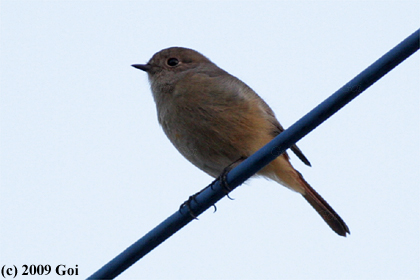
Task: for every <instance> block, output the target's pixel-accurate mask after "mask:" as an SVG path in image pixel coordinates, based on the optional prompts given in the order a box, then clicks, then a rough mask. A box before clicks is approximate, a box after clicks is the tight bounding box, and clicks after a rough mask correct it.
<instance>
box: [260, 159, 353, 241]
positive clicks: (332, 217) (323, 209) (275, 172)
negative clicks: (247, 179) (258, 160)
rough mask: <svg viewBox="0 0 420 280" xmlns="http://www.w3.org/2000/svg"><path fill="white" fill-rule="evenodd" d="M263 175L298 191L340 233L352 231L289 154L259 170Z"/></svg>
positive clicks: (344, 233) (344, 234)
mask: <svg viewBox="0 0 420 280" xmlns="http://www.w3.org/2000/svg"><path fill="white" fill-rule="evenodd" d="M259 173H260V174H261V175H263V176H266V177H268V178H270V179H273V180H275V181H277V182H278V183H280V184H282V185H284V186H286V187H288V188H290V189H292V190H294V191H297V192H298V193H300V194H302V196H303V197H304V198H305V199H306V201H308V202H309V204H310V205H312V207H313V208H314V209H315V210H316V211H317V212H318V214H319V215H321V217H322V218H323V219H324V221H325V222H326V223H327V224H328V225H329V226H330V227H331V229H332V230H333V231H335V232H336V233H337V234H338V235H341V236H346V234H347V233H350V230H349V228H348V227H347V225H346V223H345V222H344V221H343V219H341V217H340V216H339V215H338V214H337V213H336V212H335V211H334V209H332V207H331V206H330V205H329V204H328V203H327V202H326V201H325V200H324V199H323V198H322V197H321V196H320V195H319V194H318V193H317V192H316V191H315V190H314V189H313V188H312V187H311V186H310V185H309V184H308V183H307V182H306V181H305V179H303V177H302V175H301V174H300V173H299V171H297V170H296V169H294V168H293V166H292V165H291V164H290V162H289V159H288V156H287V155H286V154H283V155H281V156H279V157H278V158H277V159H275V160H274V161H273V162H271V163H270V164H269V165H268V166H266V167H265V168H264V169H262V170H261V171H260V172H259Z"/></svg>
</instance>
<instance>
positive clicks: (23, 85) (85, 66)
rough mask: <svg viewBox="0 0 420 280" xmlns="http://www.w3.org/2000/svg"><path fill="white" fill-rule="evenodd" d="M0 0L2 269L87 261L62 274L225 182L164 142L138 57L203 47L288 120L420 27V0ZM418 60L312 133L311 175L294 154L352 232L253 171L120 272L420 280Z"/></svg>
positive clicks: (117, 248)
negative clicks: (339, 230)
mask: <svg viewBox="0 0 420 280" xmlns="http://www.w3.org/2000/svg"><path fill="white" fill-rule="evenodd" d="M0 5H1V6H0V12H1V22H0V23H1V33H0V39H1V53H0V55H1V62H0V65H1V88H0V89H1V196H0V234H1V235H0V236H1V242H0V252H1V253H0V265H1V266H3V265H8V266H10V265H16V266H17V267H18V269H20V272H22V266H23V265H31V264H36V265H38V264H43V265H51V266H52V267H53V268H55V267H56V266H57V265H60V264H64V265H66V266H67V267H75V266H76V265H77V266H78V272H79V275H78V276H72V277H60V279H84V278H86V277H88V276H89V275H91V274H92V273H93V272H95V271H96V270H97V269H99V268H100V267H102V266H103V265H104V264H105V263H107V262H108V261H109V260H111V259H112V258H114V257H115V256H116V255H118V254H119V253H120V252H122V251H123V250H124V249H125V248H126V247H128V246H130V245H131V244H132V243H133V242H135V241H136V240H138V239H139V238H141V237H142V236H143V235H144V234H146V233H147V232H148V231H149V230H151V229H152V228H153V227H155V226H156V225H157V224H159V223H160V222H161V221H163V220H164V219H166V218H167V217H168V216H170V215H172V214H173V213H174V212H175V211H176V210H177V209H178V207H179V205H180V204H182V203H183V202H184V201H185V200H186V199H187V198H188V197H189V196H190V195H192V194H194V193H195V192H197V191H199V190H201V189H202V188H203V187H204V186H206V185H208V184H209V183H210V182H211V181H212V178H210V177H209V176H208V175H206V174H205V173H203V172H202V171H200V170H199V169H197V168H196V167H194V166H193V165H192V164H190V163H189V162H188V161H187V160H185V159H184V158H183V157H182V156H181V155H180V154H179V153H178V152H177V151H176V149H175V148H174V147H173V146H172V145H171V143H170V142H169V140H167V138H166V136H165V135H164V133H163V131H162V130H161V128H160V127H159V124H158V122H157V117H156V109H155V104H154V101H153V98H152V95H151V92H150V88H149V84H148V81H147V76H146V74H145V73H144V72H142V71H139V70H137V69H134V68H133V67H131V66H130V65H131V64H134V63H145V62H147V61H148V60H149V59H150V57H151V56H152V55H153V54H154V53H155V52H157V51H159V50H161V49H163V48H167V47H171V46H182V47H188V48H193V49H195V50H197V51H199V52H201V53H202V54H204V55H205V56H207V57H208V58H209V59H211V60H212V61H213V62H214V63H216V64H217V65H218V66H220V67H221V68H223V69H225V70H226V71H228V72H229V73H231V74H232V75H234V76H236V77H238V78H240V79H241V80H243V81H244V82H245V83H247V84H248V85H249V86H251V87H252V88H253V89H254V90H255V91H256V92H257V93H258V94H259V95H260V96H261V97H262V98H264V100H265V101H266V102H267V103H268V104H269V105H270V106H271V108H272V109H273V111H274V112H275V113H276V115H277V117H278V119H279V120H280V122H281V123H282V125H283V126H285V127H288V126H290V125H291V124H293V123H294V122H295V121H296V120H298V119H299V118H300V117H302V116H303V115H304V114H306V113H307V112H308V111H310V110H311V109H312V108H313V107H315V106H316V105H317V104H319V103H320V102H322V101H323V100H324V99H325V98H327V97H328V96H329V95H331V94H332V93H333V92H335V91H336V90H337V89H338V88H340V87H341V86H342V85H344V84H345V83H346V82H348V81H349V80H350V79H352V78H353V77H354V76H355V75H357V74H358V73H359V72H361V71H362V70H364V69H365V68H366V67H367V66H369V65H370V64H371V63H373V62H374V61H375V60H376V59H378V58H379V57H380V56H382V55H383V54H385V53H386V52H387V51H388V50H390V49H391V48H392V47H394V46H395V45H397V44H398V43H399V42H401V41H402V40H403V39H405V38H406V37H407V36H408V35H410V34H411V33H412V32H414V31H415V30H417V29H418V28H419V27H420V20H419V14H420V2H419V1H401V0H398V1H270V2H268V1H35V0H32V1H18V0H14V1H4V0H3V1H1V4H0ZM419 65H420V63H419V53H416V54H415V55H413V56H411V57H410V58H409V59H407V60H406V61H405V62H403V63H402V64H401V65H400V66H398V67H397V68H396V69H394V70H393V71H391V72H390V73H389V74H388V75H386V76H385V77H384V78H382V79H381V80H380V81H379V82H378V83H376V84H374V85H373V86H372V87H371V88H369V89H368V90H367V91H366V92H364V93H362V95H361V96H360V97H358V98H357V99H355V100H354V101H353V102H352V103H350V104H349V105H348V106H346V107H345V108H344V109H343V110H341V111H339V112H338V113H337V114H336V115H334V116H333V117H332V118H331V119H329V120H328V121H327V122H325V123H324V124H322V125H321V126H320V127H319V128H317V129H316V130H314V131H313V132H312V133H311V134H309V135H308V136H307V137H305V138H304V139H302V140H301V141H300V142H299V143H298V145H299V147H300V148H301V149H302V151H303V152H304V154H305V155H306V156H307V157H308V159H309V160H310V161H311V163H312V167H306V166H305V165H303V164H302V163H301V162H300V161H299V160H298V159H297V158H296V157H295V156H294V155H291V160H292V163H293V165H294V166H295V167H296V169H298V170H299V171H300V172H301V173H302V174H303V176H304V177H305V179H306V180H307V181H308V182H309V183H310V184H311V185H312V187H314V188H315V189H316V190H317V191H318V192H319V193H320V194H321V195H322V196H323V197H324V198H325V199H326V200H327V201H328V202H329V203H330V204H331V206H332V207H333V208H334V209H335V210H336V211H337V212H338V213H339V214H340V216H341V217H342V218H343V219H344V220H345V221H346V223H347V225H348V226H349V228H350V231H351V235H350V236H348V237H347V238H343V237H339V236H338V235H336V234H335V233H334V232H333V231H331V230H330V228H329V227H328V226H327V225H326V224H325V223H324V221H322V219H321V218H320V217H319V216H318V214H317V213H316V212H315V211H314V210H313V209H312V207H311V206H310V205H309V204H307V202H306V201H305V200H304V199H303V198H302V197H301V196H300V195H298V194H296V193H293V192H291V191H290V190H288V189H286V188H284V187H282V186H279V185H278V184H277V183H275V182H271V181H267V180H264V179H252V180H250V181H249V182H247V184H245V185H243V186H240V187H239V188H237V189H236V190H235V191H233V192H232V193H231V196H232V197H233V198H234V199H235V200H229V199H227V198H225V199H223V200H221V201H220V202H219V203H218V204H217V209H218V211H217V212H216V213H213V210H212V209H211V210H208V211H206V212H205V213H204V214H203V215H202V216H200V218H199V220H198V221H193V222H192V223H191V224H189V225H187V226H186V227H185V228H183V229H182V230H181V231H180V232H178V233H176V234H175V235H174V236H172V237H171V238H170V239H169V240H167V241H166V242H164V243H163V244H161V246H159V247H158V248H156V249H155V250H153V251H152V252H151V253H149V254H148V255H146V256H145V257H144V258H143V259H141V260H140V261H139V262H137V263H136V264H134V265H133V266H132V267H130V268H129V269H128V270H127V271H126V272H124V273H123V274H121V275H120V276H119V277H118V278H117V279H153V280H154V279H419V277H420V207H419V205H420V192H419V185H420V184H419V180H420V178H419V177H420V114H419V112H420V111H419V109H420V81H419V76H420V75H419V74H420V67H419ZM25 277H26V278H25ZM57 277H58V276H57V275H56V274H55V272H52V273H50V275H48V276H45V275H44V276H21V275H20V276H18V277H17V278H16V279H57Z"/></svg>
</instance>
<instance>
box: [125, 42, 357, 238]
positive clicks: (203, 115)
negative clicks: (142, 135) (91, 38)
mask: <svg viewBox="0 0 420 280" xmlns="http://www.w3.org/2000/svg"><path fill="white" fill-rule="evenodd" d="M132 66H133V67H135V68H138V69H140V70H143V71H146V72H147V74H148V77H149V82H150V85H151V90H152V93H153V98H154V101H155V103H156V108H157V115H158V120H159V123H160V125H161V126H162V128H163V131H164V132H165V134H166V136H167V137H168V138H169V140H170V141H171V142H172V144H173V145H174V146H175V148H177V149H178V151H179V152H180V153H181V154H182V155H183V156H184V157H185V158H186V159H187V160H189V161H190V162H191V163H192V164H194V165H195V166H197V167H198V168H199V169H201V170H203V171H204V172H206V173H207V174H209V175H210V176H212V177H214V178H217V177H219V176H220V175H221V174H222V173H223V172H224V171H225V168H226V167H232V168H233V167H235V166H236V165H238V164H239V163H240V161H242V160H244V159H246V158H247V157H249V156H250V155H252V154H253V153H255V152H256V151H257V150H259V149H260V148H261V147H263V146H264V145H265V144H267V143H268V142H270V141H271V140H272V139H273V138H274V137H276V136H277V135H278V134H280V133H281V132H282V131H284V128H283V127H282V126H281V125H280V123H279V121H278V120H277V119H276V116H275V115H274V112H273V111H272V110H271V108H270V107H269V106H268V105H267V103H266V102H265V101H264V100H263V99H262V98H261V97H260V96H259V95H258V94H257V93H255V92H254V91H253V90H252V89H251V88H250V87H249V86H247V85H246V84H245V83H243V82H242V81H241V80H239V79H238V78H236V77H234V76H232V75H230V74H229V73H227V72H226V71H224V70H223V69H221V68H219V67H218V66H217V65H216V64H214V63H213V62H211V61H210V60H209V59H208V58H206V57H205V56H204V55H202V54H200V53H199V52H197V51H195V50H192V49H187V48H181V47H171V48H167V49H164V50H161V51H159V52H158V53H156V54H154V55H153V57H152V58H151V59H150V60H149V62H148V63H147V64H133V65H132ZM291 150H292V151H293V152H294V153H295V154H296V155H297V157H298V158H299V159H301V160H302V161H303V162H304V163H305V164H306V165H309V166H310V163H309V161H308V160H307V159H306V157H305V156H304V155H303V153H302V152H301V150H300V149H299V148H298V147H297V146H296V145H293V146H292V147H291ZM257 175H260V176H264V177H266V178H269V179H271V180H274V181H276V182H278V183H280V184H282V185H284V186H286V187H288V188H290V189H291V190H294V191H296V192H298V193H300V194H301V195H302V196H303V197H304V198H305V199H306V200H307V201H308V202H309V204H310V205H312V207H313V208H315V210H316V211H317V212H318V213H319V214H320V215H321V217H322V218H323V219H324V220H325V222H326V223H327V224H328V225H329V226H330V227H331V229H332V230H333V231H335V232H336V233H337V234H339V235H341V236H346V234H347V233H350V231H349V228H348V227H347V225H346V223H345V222H344V221H343V220H342V219H341V218H340V216H339V215H338V214H337V213H336V212H335V211H334V209H332V207H331V206H330V205H329V204H328V203H327V202H326V201H325V200H324V199H323V198H322V197H321V196H320V195H319V194H318V193H317V192H316V191H315V190H314V189H313V188H312V187H311V186H310V185H309V184H308V183H307V182H306V181H305V180H304V179H303V177H302V175H301V174H300V173H299V172H298V171H297V170H296V169H295V168H293V166H292V165H291V163H290V161H289V156H288V155H287V153H286V152H285V153H283V154H281V155H280V156H279V157H277V158H276V159H275V160H274V161H272V162H271V163H270V164H268V165H267V166H266V167H264V168H263V169H261V170H260V171H259V172H258V173H257Z"/></svg>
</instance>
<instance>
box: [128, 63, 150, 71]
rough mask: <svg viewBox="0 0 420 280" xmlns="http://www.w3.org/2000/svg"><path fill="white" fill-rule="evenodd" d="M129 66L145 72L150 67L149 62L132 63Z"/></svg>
mask: <svg viewBox="0 0 420 280" xmlns="http://www.w3.org/2000/svg"><path fill="white" fill-rule="evenodd" d="M131 66H133V67H134V68H137V69H140V70H143V71H146V72H147V71H149V70H150V68H152V66H151V65H150V64H133V65H131Z"/></svg>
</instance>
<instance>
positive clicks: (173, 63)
mask: <svg viewBox="0 0 420 280" xmlns="http://www.w3.org/2000/svg"><path fill="white" fill-rule="evenodd" d="M166 63H167V64H168V65H169V66H171V67H174V66H177V65H178V64H179V60H178V59H177V58H175V57H171V58H169V59H168V61H167V62H166Z"/></svg>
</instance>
